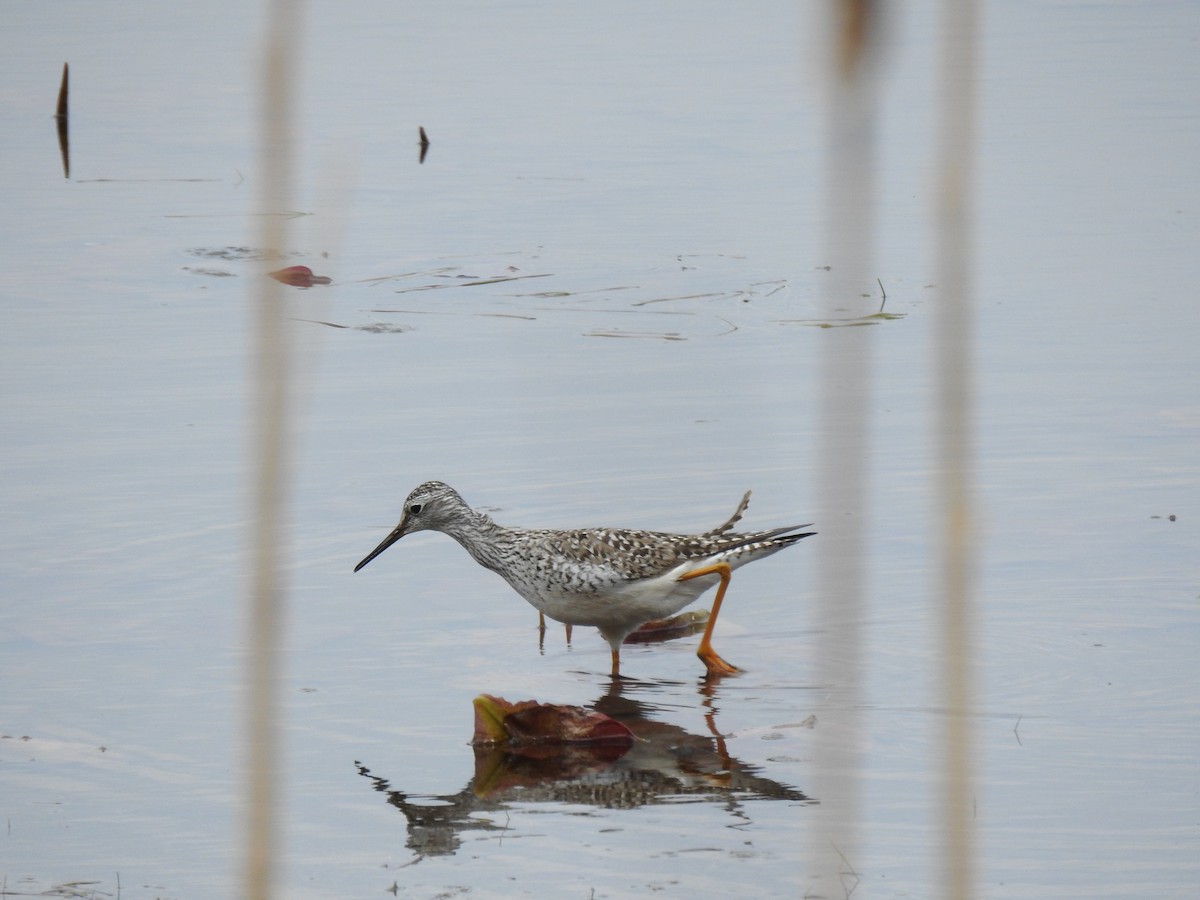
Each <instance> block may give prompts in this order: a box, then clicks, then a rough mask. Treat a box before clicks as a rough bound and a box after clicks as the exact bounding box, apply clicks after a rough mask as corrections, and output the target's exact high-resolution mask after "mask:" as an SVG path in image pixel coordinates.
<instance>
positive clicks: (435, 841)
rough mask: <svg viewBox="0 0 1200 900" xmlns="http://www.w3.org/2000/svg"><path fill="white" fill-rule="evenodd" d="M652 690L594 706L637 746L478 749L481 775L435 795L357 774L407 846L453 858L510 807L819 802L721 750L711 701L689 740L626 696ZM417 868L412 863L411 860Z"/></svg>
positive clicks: (735, 810) (617, 694)
mask: <svg viewBox="0 0 1200 900" xmlns="http://www.w3.org/2000/svg"><path fill="white" fill-rule="evenodd" d="M639 687H641V688H648V689H653V688H654V683H652V682H638V681H632V680H629V679H625V680H619V681H614V682H613V684H612V686H611V687H610V688H609V690H608V692H607V693H605V694H604V695H602V696H601V697H600V698H599V699H598V700H597V701H596V702H595V703H593V704H592V705H591V707H590V708H591V709H594V710H595V711H597V712H601V713H604V714H605V715H608V716H612V717H613V718H614V719H617V720H618V721H620V722H622V723H623V724H624V725H626V726H627V727H628V728H629V729H630V731H632V732H633V733H634V735H635V736H636V737H637V740H636V741H635V742H634V744H633V746H631V747H628V748H626V747H624V746H611V745H609V746H604V745H601V746H582V745H557V746H547V745H533V746H523V747H517V748H510V747H493V746H476V747H475V748H474V749H475V774H474V776H473V777H472V778H470V779H469V780H468V781H467V784H466V786H465V787H463V789H462V790H460V791H458V792H457V793H454V794H443V795H430V794H420V793H417V792H414V791H411V790H402V789H400V788H398V787H396V786H394V785H393V784H392V783H391V782H390V781H389V780H388V779H387V778H384V777H382V776H380V775H377V774H375V773H373V772H372V771H371V770H370V769H369V768H368V767H367V766H366V765H364V764H363V763H361V762H358V761H356V762H355V766H356V767H357V768H358V771H359V774H360V775H363V776H364V777H366V778H369V779H370V780H371V781H372V782H373V783H374V787H375V790H377V791H379V792H380V793H382V794H384V795H385V796H386V797H387V802H388V803H390V804H391V805H392V806H394V807H396V808H397V809H398V810H400V811H401V812H402V813H404V817H405V819H406V820H407V828H408V840H407V841H406V842H405V843H406V846H407V847H408V848H409V849H410V850H412V851H413V852H414V853H415V854H417V859H418V860H419V859H420V858H422V857H425V856H445V855H450V854H453V853H455V852H456V851H457V850H458V848H459V846H460V845H461V843H462V840H461V834H462V833H463V832H467V831H503V830H504V829H505V827H506V825H503V824H497V823H495V822H493V821H491V820H489V818H488V817H486V816H479V815H476V814H477V813H495V812H504V811H506V810H507V809H508V808H509V805H510V804H525V803H566V804H571V805H574V806H579V805H584V806H593V807H598V808H600V809H634V808H637V807H640V806H650V805H653V804H660V803H673V802H678V801H679V799H680V798H683V797H691V798H694V799H695V801H696V802H703V801H706V800H707V801H710V802H713V803H717V804H720V805H721V806H723V807H724V808H725V809H726V810H727V811H728V813H729V815H730V816H731V817H733V818H735V819H746V818H748V817H747V815H746V812H745V810H744V808H743V805H744V803H745V801H748V800H785V801H788V802H790V803H793V804H810V803H815V802H816V801H814V800H812V799H811V798H809V797H808V796H807V795H806V794H804V793H803V792H802V791H799V790H797V789H796V788H793V787H789V786H788V785H785V784H781V783H779V782H777V781H772V780H771V779H770V778H766V777H764V776H763V775H761V774H760V773H759V770H758V769H757V768H756V767H755V766H751V765H747V764H745V763H742V762H739V761H738V760H737V759H734V758H733V757H731V756H730V755H729V754H728V752H727V751H726V749H725V741H724V738H722V737H721V735H720V734H719V732H718V731H717V729H716V727H715V722H714V721H713V717H714V715H715V713H714V712H713V711H712V707H711V697H710V698H709V699H707V700H705V705H706V706H708V708H709V712H708V713H707V715H706V716H705V722H706V725H707V728H708V730H709V732H710V733H707V734H693V733H691V732H689V731H687V730H685V729H683V728H681V727H679V726H678V725H672V724H669V723H666V722H660V721H656V720H655V719H653V718H652V717H651V715H650V711H651V710H652V709H653V707H652V706H648V705H647V704H645V703H643V702H641V701H639V700H637V699H634V698H633V697H632V696H629V694H630V693H632V692H634V691H636V690H638V689H639ZM414 861H415V860H414Z"/></svg>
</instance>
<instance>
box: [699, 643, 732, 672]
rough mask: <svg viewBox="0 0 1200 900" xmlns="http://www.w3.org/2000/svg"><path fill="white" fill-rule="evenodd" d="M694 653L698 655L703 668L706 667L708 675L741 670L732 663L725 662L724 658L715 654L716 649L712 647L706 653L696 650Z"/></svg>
mask: <svg viewBox="0 0 1200 900" xmlns="http://www.w3.org/2000/svg"><path fill="white" fill-rule="evenodd" d="M696 655H697V656H699V657H700V661H701V662H703V663H704V666H705V668H707V669H708V674H709V676H710V677H711V676H721V675H736V674H737V673H738V672H740V671H742V670H741V669H739V668H738V667H737V666H735V665H733V664H732V663H727V662H725V660H723V659H721V657H719V656H717V654H716V651H714V650H712V649H709V651H708V653H703V652H699V651H698V652H697V653H696Z"/></svg>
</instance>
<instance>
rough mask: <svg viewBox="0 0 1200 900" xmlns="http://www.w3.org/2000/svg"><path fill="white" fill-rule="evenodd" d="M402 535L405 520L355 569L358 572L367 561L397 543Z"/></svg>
mask: <svg viewBox="0 0 1200 900" xmlns="http://www.w3.org/2000/svg"><path fill="white" fill-rule="evenodd" d="M402 537H404V522H403V521H401V522H400V524H399V525H397V526H396V527H395V528H393V529H392V533H391V534H389V535H388V536H387V537H385V538H384V539H383V541H382V542H381V543H380V544H379V546H378V547H376V548H375V549H374V550H372V551H371V552H370V553H368V554H367V556H366V558H365V559H364V560H363V561H362V562H360V563H359V564H358V565H357V566H355V567H354V571H355V572H357V571H358V570H359V569H361V568H362V567H363V566H365V565H366V564H367V563H369V562H370V561H371V560H373V559H374V558H375V557H377V556H378V555H379V554H380V553H382V552H383V551H384V550H386V549H387V548H388V547H390V546H392V544H394V543H396V541H398V540H400V538H402Z"/></svg>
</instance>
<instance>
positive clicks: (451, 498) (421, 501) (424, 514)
mask: <svg viewBox="0 0 1200 900" xmlns="http://www.w3.org/2000/svg"><path fill="white" fill-rule="evenodd" d="M471 514H472V513H471V508H470V507H469V506H467V504H466V503H465V502H464V501H463V498H462V497H460V496H459V495H458V491H456V490H454V488H452V487H450V485H448V484H443V483H442V482H440V481H427V482H425V483H424V484H422V485H420V486H418V487H417V488H415V489H414V490H413V492H412V493H411V494H409V495H408V498H407V499H406V500H405V501H404V511H403V512H402V513H401V514H400V524H398V525H397V526H396V527H395V528H393V529H392V531H391V533H390V534H389V535H388V536H387V537H385V538H384V539H383V540H382V541H381V542H380V544H379V546H378V547H376V548H375V549H374V550H372V551H371V552H370V553H368V554H367V555H366V557H365V558H364V559H363V561H362V562H360V563H359V564H358V565H357V566H355V567H354V571H355V572H357V571H358V570H359V569H361V568H362V567H363V566H365V565H366V564H367V563H369V562H370V561H371V560H373V559H374V558H375V557H377V556H378V555H379V554H380V553H382V552H383V551H384V550H386V549H387V548H388V547H390V546H392V544H394V543H396V541H398V540H400V538H402V537H404V536H405V535H406V534H411V533H412V532H414V531H447V530H452V529H453V527H454V525H455V524H456V523H458V522H460V521H463V520H464V519H466V518H469V517H470V515H471Z"/></svg>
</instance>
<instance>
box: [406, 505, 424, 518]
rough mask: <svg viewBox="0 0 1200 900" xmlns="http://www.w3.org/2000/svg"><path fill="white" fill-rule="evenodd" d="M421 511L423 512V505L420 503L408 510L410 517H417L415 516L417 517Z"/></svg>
mask: <svg viewBox="0 0 1200 900" xmlns="http://www.w3.org/2000/svg"><path fill="white" fill-rule="evenodd" d="M420 511H421V504H420V503H414V504H413V505H412V506H410V507H409V508H408V514H409V515H410V516H415V515H416V514H417V513H419V512H420Z"/></svg>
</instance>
